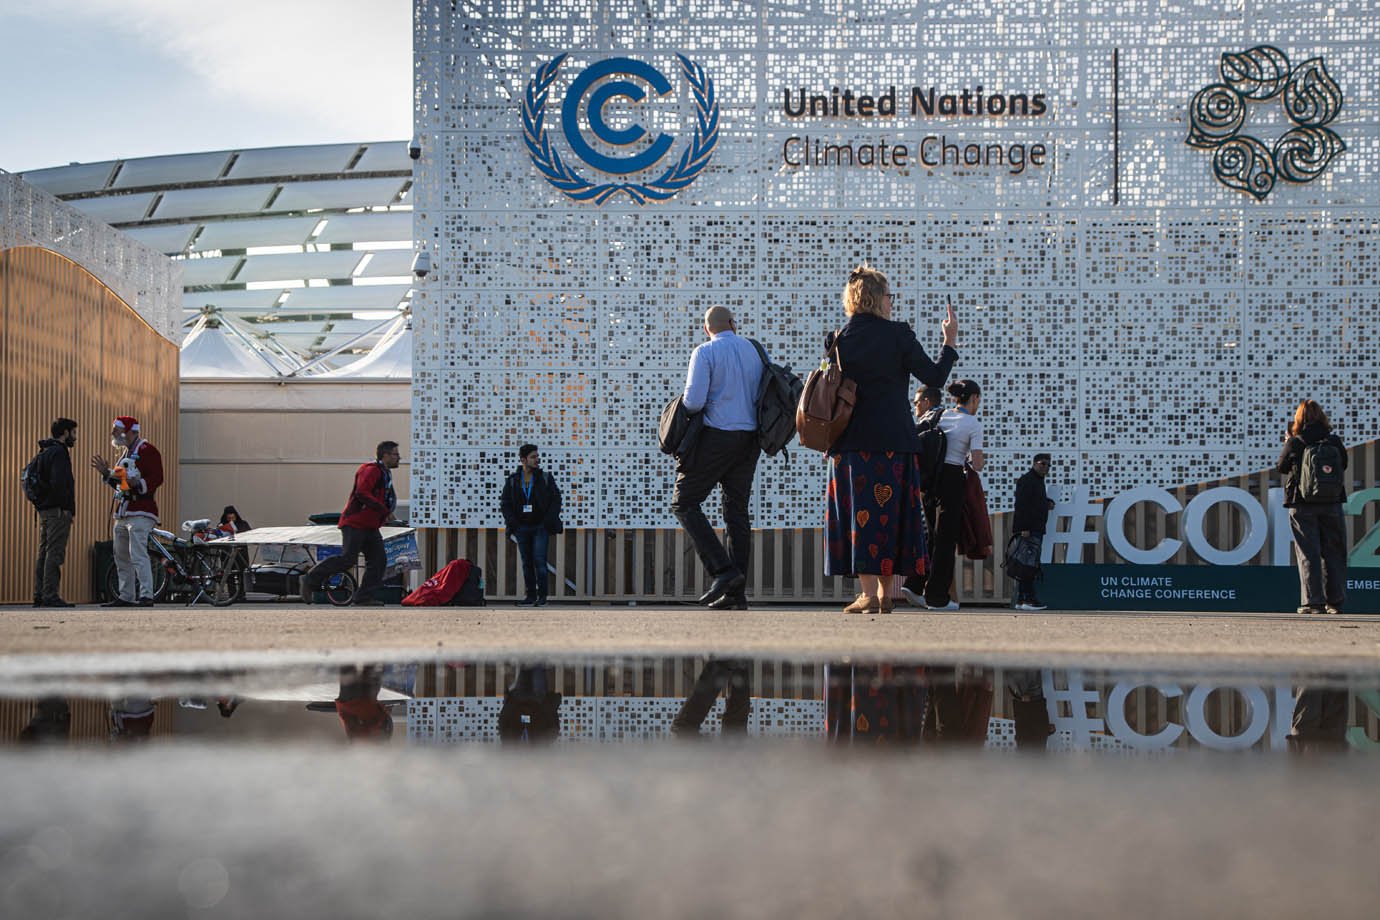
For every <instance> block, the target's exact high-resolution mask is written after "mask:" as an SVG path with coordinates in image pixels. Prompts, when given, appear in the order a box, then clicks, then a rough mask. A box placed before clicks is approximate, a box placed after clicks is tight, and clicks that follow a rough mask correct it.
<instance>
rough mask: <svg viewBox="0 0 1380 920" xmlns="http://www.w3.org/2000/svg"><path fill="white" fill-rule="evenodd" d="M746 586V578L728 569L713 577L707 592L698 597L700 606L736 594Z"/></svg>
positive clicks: (734, 570)
mask: <svg viewBox="0 0 1380 920" xmlns="http://www.w3.org/2000/svg"><path fill="white" fill-rule="evenodd" d="M746 584H747V578H746V577H745V576H744V575H743V573H742V572H739V571H738V570H736V569H729V570H728V571H727V572H724V573H723V574H722V575H716V576H715V577H714V583H713V584H711V585H710V586H709V590H708V591H706V592H704V593H703V594H701V595H700V603H701V604H712V603H714V602H715V601H717V600H718V599H719V598H721V597H723V596H724V595H726V594H737V593H738V592H739V591H742V590H743V586H744V585H746Z"/></svg>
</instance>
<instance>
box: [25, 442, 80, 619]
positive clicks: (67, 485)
mask: <svg viewBox="0 0 1380 920" xmlns="http://www.w3.org/2000/svg"><path fill="white" fill-rule="evenodd" d="M49 431H51V432H52V435H53V436H52V437H51V438H44V439H43V440H42V441H39V442H38V449H39V454H38V464H37V468H36V470H35V471H36V472H37V474H38V476H37V482H38V483H40V484H41V485H40V486H39V490H40V492H41V493H42V497H41V500H40V501H37V502H35V503H34V507H36V508H37V509H38V520H39V524H40V527H41V530H40V531H39V536H38V560H37V561H36V562H35V563H34V606H35V607H71V606H74V605H72V604H69V603H68V602H67V601H65V600H63V599H62V598H61V597H60V596H59V594H58V589H59V587H60V585H61V583H62V562H63V560H64V559H66V558H67V538H68V537H69V536H71V534H72V518H73V517H75V516H76V513H77V499H76V481H75V480H74V479H73V478H72V454H71V449H72V445H73V444H76V443H77V423H76V422H74V421H72V420H71V419H70V418H60V419H58V420H57V421H55V422H53V424H52V426H51V427H50V428H49Z"/></svg>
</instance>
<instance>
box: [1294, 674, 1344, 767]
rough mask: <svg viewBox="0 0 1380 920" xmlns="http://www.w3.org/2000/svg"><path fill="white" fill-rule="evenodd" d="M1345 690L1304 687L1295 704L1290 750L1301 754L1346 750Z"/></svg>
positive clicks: (1330, 752)
mask: <svg viewBox="0 0 1380 920" xmlns="http://www.w3.org/2000/svg"><path fill="white" fill-rule="evenodd" d="M1347 697H1348V693H1347V691H1345V690H1336V689H1325V688H1321V687H1312V688H1309V687H1305V688H1304V690H1303V692H1302V693H1300V694H1299V698H1298V702H1297V703H1295V704H1294V726H1293V730H1292V731H1290V732H1289V738H1288V744H1289V750H1291V751H1294V752H1295V753H1299V754H1337V753H1341V752H1343V751H1346V750H1347V741H1346V728H1347V720H1346V709H1347Z"/></svg>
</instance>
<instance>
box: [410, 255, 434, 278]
mask: <svg viewBox="0 0 1380 920" xmlns="http://www.w3.org/2000/svg"><path fill="white" fill-rule="evenodd" d="M412 274H414V275H416V276H417V277H418V278H419V279H420V278H425V277H426V276H427V275H429V274H431V253H429V252H427V251H426V250H425V249H423V250H422V251H420V252H418V253H417V254H416V255H415V256H413V257H412Z"/></svg>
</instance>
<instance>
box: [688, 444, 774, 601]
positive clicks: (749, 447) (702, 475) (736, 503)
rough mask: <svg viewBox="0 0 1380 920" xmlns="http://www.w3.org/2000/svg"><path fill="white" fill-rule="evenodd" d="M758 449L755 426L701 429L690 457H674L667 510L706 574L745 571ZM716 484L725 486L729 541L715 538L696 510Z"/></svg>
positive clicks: (750, 533) (724, 496)
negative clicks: (686, 536) (750, 428)
mask: <svg viewBox="0 0 1380 920" xmlns="http://www.w3.org/2000/svg"><path fill="white" fill-rule="evenodd" d="M760 454H761V449H760V448H758V446H757V432H755V431H723V430H721V429H718V428H705V429H704V430H703V431H702V432H701V433H700V439H699V443H698V444H696V445H695V449H694V451H692V452H691V454H690V456H688V457H685V458H682V459H680V460H678V461H677V462H676V486H675V491H674V492H673V493H672V496H671V510H672V511H673V512H674V513H675V515H676V520H678V521H680V526H682V527H684V528H685V532H686V533H688V534H689V535H690V541H691V542H692V543H694V544H695V552H696V553H698V554H699V557H700V562H702V563H704V567H705V569H706V570H707V571H708V572H709V574H710V575H721V574H723V573H724V572H727V571H728V570H729V569H737V570H738V571H739V572H741V573H743V574H744V575H746V574H747V571H748V558H749V556H750V554H751V552H752V517H751V515H750V514H749V513H748V499H749V498H750V496H751V495H752V477H753V475H754V474H755V473H756V472H757V458H758V456H760ZM715 486H719V487H720V489H722V491H723V514H724V528H725V529H726V530H727V531H728V545H727V546H725V545H724V544H723V543H720V542H719V538H718V537H717V536H715V535H714V528H713V527H711V526H710V525H709V519H708V518H706V517H705V516H704V512H703V511H701V510H700V504H701V503H702V502H703V501H704V500H705V499H706V498H708V497H709V493H710V492H712V491H713V490H714V487H715Z"/></svg>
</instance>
